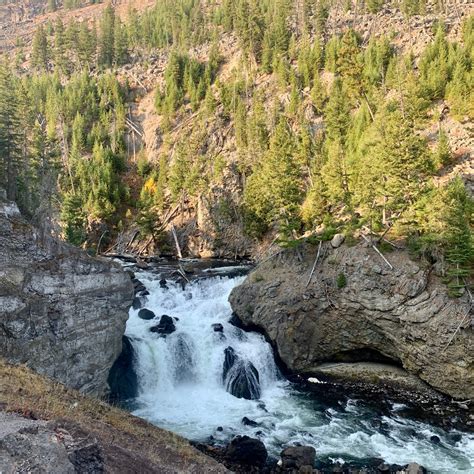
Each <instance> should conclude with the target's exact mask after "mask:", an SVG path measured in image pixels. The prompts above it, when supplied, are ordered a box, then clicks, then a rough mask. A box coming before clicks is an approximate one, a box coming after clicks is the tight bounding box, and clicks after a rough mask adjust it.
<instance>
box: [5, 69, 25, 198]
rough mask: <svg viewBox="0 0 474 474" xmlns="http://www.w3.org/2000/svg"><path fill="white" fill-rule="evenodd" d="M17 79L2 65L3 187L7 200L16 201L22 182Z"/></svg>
mask: <svg viewBox="0 0 474 474" xmlns="http://www.w3.org/2000/svg"><path fill="white" fill-rule="evenodd" d="M17 103H18V98H17V95H16V84H15V78H14V76H13V74H12V72H11V70H10V69H9V68H8V66H7V65H6V64H5V63H3V64H1V65H0V164H1V167H0V169H1V173H0V180H1V185H2V186H3V187H4V188H5V189H6V191H7V198H8V199H10V200H12V201H14V200H16V199H17V197H18V188H19V185H20V184H21V180H22V175H21V171H22V162H21V158H22V152H21V146H20V143H21V136H20V133H21V127H20V119H19V111H18V108H17Z"/></svg>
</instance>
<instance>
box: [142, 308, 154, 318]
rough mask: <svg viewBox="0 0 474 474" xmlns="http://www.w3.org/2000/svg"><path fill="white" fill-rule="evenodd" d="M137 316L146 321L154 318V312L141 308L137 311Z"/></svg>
mask: <svg viewBox="0 0 474 474" xmlns="http://www.w3.org/2000/svg"><path fill="white" fill-rule="evenodd" d="M138 317H139V318H140V319H145V320H147V321H149V320H151V319H154V318H155V313H154V312H153V311H151V310H149V309H146V308H144V309H141V310H140V311H139V312H138Z"/></svg>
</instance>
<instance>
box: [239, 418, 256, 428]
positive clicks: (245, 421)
mask: <svg viewBox="0 0 474 474" xmlns="http://www.w3.org/2000/svg"><path fill="white" fill-rule="evenodd" d="M242 424H243V425H245V426H254V427H255V426H260V424H259V423H257V422H256V421H253V420H251V419H250V418H247V417H246V416H244V417H243V418H242Z"/></svg>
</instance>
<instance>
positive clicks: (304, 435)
mask: <svg viewBox="0 0 474 474" xmlns="http://www.w3.org/2000/svg"><path fill="white" fill-rule="evenodd" d="M137 276H138V278H139V279H140V280H141V281H142V282H143V283H144V285H145V286H146V287H147V289H148V291H149V292H150V295H149V296H148V302H147V303H146V305H145V307H146V308H148V309H151V310H152V311H153V312H154V313H155V314H156V316H157V318H156V319H155V320H152V321H145V320H142V319H140V318H139V317H138V311H135V310H133V309H132V310H130V318H129V321H128V323H127V330H126V334H127V335H128V336H129V337H131V338H132V342H133V346H134V348H135V350H136V352H137V361H136V366H137V367H136V368H137V371H138V377H139V392H140V393H139V396H138V398H137V399H136V400H135V403H134V407H135V411H134V414H136V415H138V416H140V417H143V418H145V419H147V420H148V421H150V422H152V423H154V424H156V425H157V426H160V427H163V428H166V429H168V430H171V431H174V432H176V433H179V434H181V435H183V436H185V437H187V438H189V439H192V440H196V441H205V440H206V439H208V438H209V436H210V435H212V436H213V437H214V439H215V440H217V441H222V442H225V441H228V440H229V438H231V437H232V436H235V435H237V434H247V435H249V436H254V437H255V436H260V439H262V441H263V442H264V443H265V445H266V446H267V449H268V450H269V452H270V453H271V454H273V455H275V456H277V455H278V454H279V452H280V451H281V449H282V447H284V446H286V445H289V444H294V443H297V442H299V443H301V444H304V445H312V446H314V447H315V448H316V452H317V457H318V458H324V459H326V460H328V459H333V460H340V461H341V460H342V461H346V462H347V461H351V462H354V461H357V460H363V459H367V458H381V459H383V460H385V461H386V462H388V463H396V464H407V463H410V462H418V463H419V464H421V465H423V466H425V467H427V468H428V469H429V470H430V471H431V472H433V473H439V474H454V473H465V474H473V473H474V436H473V435H467V434H464V433H463V434H462V440H461V441H459V442H456V443H455V442H453V441H452V440H450V439H449V437H448V436H447V434H446V433H445V432H443V431H442V430H440V429H438V428H435V427H432V426H430V425H427V424H423V423H419V422H416V421H412V420H408V419H406V418H402V417H399V416H397V409H398V408H399V407H397V406H394V410H393V413H392V415H391V416H390V417H386V416H383V417H380V416H378V415H377V414H376V413H374V412H373V411H372V410H371V409H370V408H368V407H367V406H364V404H363V403H362V402H361V401H350V402H349V403H347V404H344V406H341V405H337V404H336V406H332V407H329V406H328V405H327V404H326V405H324V404H323V403H321V402H319V401H318V400H316V399H315V397H314V396H311V395H305V394H302V393H301V392H298V391H296V390H295V389H294V388H292V386H291V384H289V383H288V382H287V381H285V380H283V379H282V377H281V376H280V375H279V373H278V369H277V367H276V365H275V362H274V360H273V354H272V351H271V348H270V346H269V344H268V343H267V342H266V341H265V340H264V338H263V337H262V336H260V335H259V334H256V333H244V332H243V331H241V330H240V329H238V328H235V327H234V326H232V325H231V324H229V323H228V320H229V319H230V317H231V309H230V305H229V303H228V301H227V300H228V296H229V294H230V291H231V290H232V288H233V287H234V286H235V285H237V284H238V283H240V282H241V281H242V279H240V278H239V279H228V278H211V279H207V280H200V281H199V282H195V283H193V284H192V285H188V287H187V288H186V290H185V291H183V290H182V289H181V287H180V286H178V285H174V284H171V283H169V289H168V290H166V289H162V288H160V286H159V278H158V277H157V275H153V274H150V273H147V272H141V273H139V274H137ZM163 314H167V315H169V316H173V317H177V318H179V321H177V322H176V329H177V330H176V332H174V333H173V334H171V335H169V336H167V337H166V338H163V337H159V336H158V335H157V334H154V333H151V332H150V328H151V327H152V326H155V325H156V324H158V322H159V318H160V316H161V315H163ZM214 323H221V324H222V325H223V326H224V335H225V339H224V338H222V336H221V335H220V334H219V333H216V332H214V331H213V329H212V327H211V325H212V324H214ZM228 346H232V347H233V348H234V349H235V351H236V353H237V354H238V355H240V356H241V357H242V358H245V359H246V360H249V361H250V362H252V363H253V364H254V366H255V367H256V368H257V370H258V372H259V376H260V383H261V390H262V394H261V398H260V400H244V399H238V398H236V397H234V396H232V395H230V394H229V393H227V392H226V390H225V388H224V386H223V382H222V367H223V361H224V349H225V348H226V347H228ZM178 354H180V356H179V357H178ZM183 354H184V355H183ZM262 402H263V403H264V404H265V408H263V407H262ZM244 416H246V417H248V418H250V419H251V420H254V421H256V422H258V423H259V424H260V426H258V427H248V426H244V425H243V424H242V423H241V420H242V417H244ZM376 418H378V419H379V420H381V421H382V422H383V429H382V430H380V429H376V428H374V427H373V425H372V421H373V420H374V419H376ZM217 427H223V428H224V429H223V431H216V428H217ZM259 431H260V432H261V433H258V434H257V432H259ZM432 435H437V436H439V437H440V439H441V443H440V444H438V445H435V444H433V443H432V442H431V441H430V437H431V436H432Z"/></svg>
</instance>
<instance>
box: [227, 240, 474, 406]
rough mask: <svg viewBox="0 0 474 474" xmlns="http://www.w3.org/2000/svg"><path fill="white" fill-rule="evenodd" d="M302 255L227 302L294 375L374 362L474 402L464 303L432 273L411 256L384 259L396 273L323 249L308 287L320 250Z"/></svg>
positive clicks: (286, 256)
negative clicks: (333, 364)
mask: <svg viewBox="0 0 474 474" xmlns="http://www.w3.org/2000/svg"><path fill="white" fill-rule="evenodd" d="M299 252H300V255H298V254H296V253H293V252H292V251H287V252H285V253H283V254H282V255H280V256H279V257H275V258H274V259H272V260H270V261H268V262H266V263H264V264H262V265H260V266H259V267H257V268H256V269H255V270H254V271H253V272H252V273H251V274H250V275H249V277H248V278H247V280H246V281H245V282H244V283H243V284H242V285H241V286H239V287H237V288H235V289H234V290H233V292H232V294H231V296H230V302H231V304H232V307H233V310H234V311H235V313H236V314H237V316H238V317H239V318H240V319H241V320H242V322H243V323H244V324H246V325H249V326H257V327H259V328H261V329H262V330H263V331H264V332H265V333H266V334H267V336H268V338H269V339H270V340H271V342H272V343H273V344H274V346H275V348H276V350H277V351H278V354H279V356H280V358H281V360H282V361H283V362H284V363H285V364H286V365H287V367H288V368H289V369H290V370H292V371H294V372H298V373H305V374H311V373H314V372H315V371H317V367H318V365H319V364H321V363H322V362H328V361H346V362H347V361H361V360H362V361H363V360H374V358H375V359H377V358H378V359H379V360H384V361H387V360H391V361H392V362H393V363H394V364H398V365H402V366H403V367H404V368H405V369H407V370H408V371H409V372H411V373H413V374H415V375H417V376H418V377H420V378H421V379H422V380H424V381H425V382H427V383H428V384H429V385H431V386H432V387H434V388H436V389H437V390H439V391H441V392H443V393H446V394H449V395H451V396H453V397H455V398H462V399H472V398H474V350H473V349H474V330H473V317H474V315H473V314H472V313H471V312H470V311H471V309H472V308H471V307H470V304H469V301H468V300H469V298H468V296H467V295H465V296H464V297H462V298H457V299H452V298H450V297H449V296H448V294H447V290H446V288H445V286H444V285H443V284H442V282H441V281H440V280H439V279H438V278H437V277H436V276H435V275H434V274H433V272H432V271H431V269H430V268H429V267H428V266H423V265H422V264H421V263H420V262H415V261H413V260H411V259H410V258H409V256H408V254H407V252H404V251H394V252H391V253H389V254H387V255H386V257H387V258H388V260H389V261H390V262H391V264H392V265H393V267H394V268H393V270H392V269H390V268H389V267H388V265H387V264H386V263H385V262H384V261H383V260H382V259H381V258H380V257H379V256H378V255H377V254H376V253H375V252H374V251H373V249H372V248H370V247H367V246H365V245H364V244H359V245H356V246H354V247H348V246H342V247H340V248H337V249H333V248H332V247H331V245H330V244H329V243H325V244H324V245H323V246H322V258H320V259H319V261H318V263H317V265H316V270H315V272H314V275H313V277H312V279H311V282H310V283H309V284H308V280H309V275H310V273H311V269H312V266H313V263H314V260H315V257H316V252H317V249H316V248H314V247H311V246H309V245H308V246H306V247H304V248H302V249H300V250H299ZM301 257H302V258H301ZM458 328H459V330H458ZM454 335H455V336H454ZM453 336H454V337H453Z"/></svg>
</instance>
